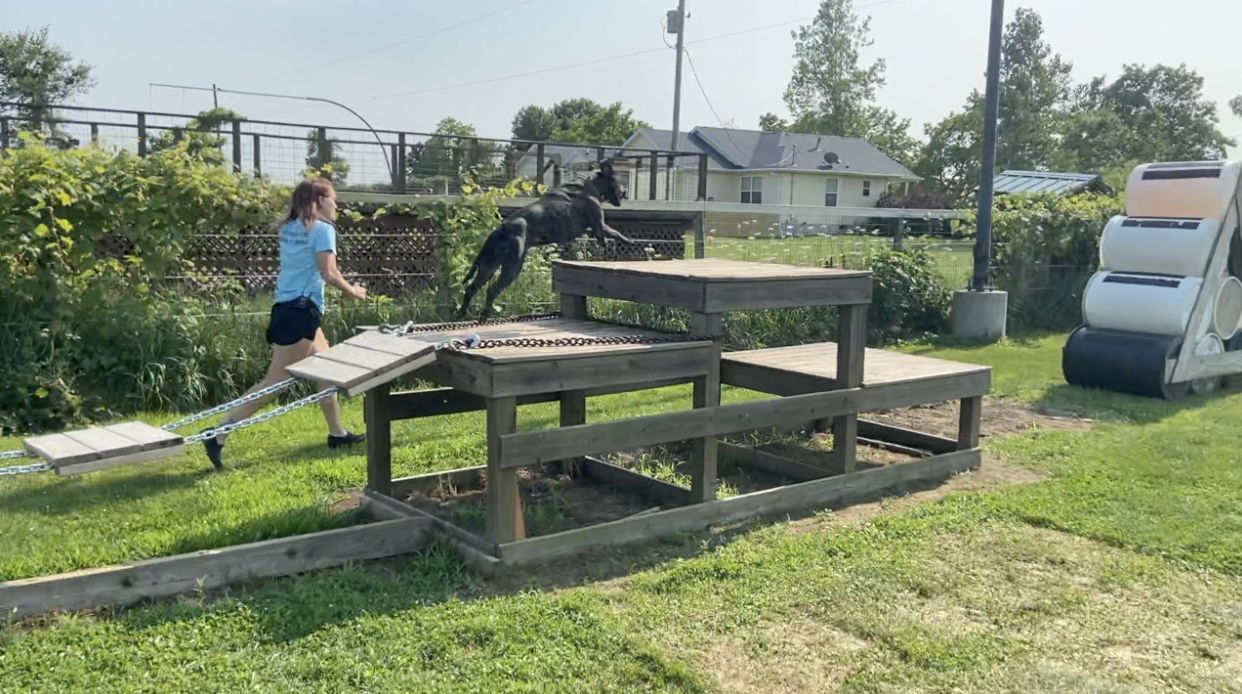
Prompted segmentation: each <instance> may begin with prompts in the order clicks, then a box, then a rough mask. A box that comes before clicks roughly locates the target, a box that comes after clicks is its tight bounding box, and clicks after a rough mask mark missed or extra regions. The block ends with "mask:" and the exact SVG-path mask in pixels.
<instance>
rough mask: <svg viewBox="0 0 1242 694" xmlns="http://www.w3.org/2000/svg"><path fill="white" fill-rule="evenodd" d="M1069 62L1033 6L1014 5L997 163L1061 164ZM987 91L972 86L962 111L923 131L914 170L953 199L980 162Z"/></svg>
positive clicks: (963, 195)
mask: <svg viewBox="0 0 1242 694" xmlns="http://www.w3.org/2000/svg"><path fill="white" fill-rule="evenodd" d="M1071 69H1072V65H1071V64H1070V63H1068V62H1066V61H1064V60H1062V59H1061V56H1060V55H1059V54H1057V53H1054V52H1053V51H1052V49H1051V47H1050V46H1049V45H1048V44H1047V42H1045V41H1044V38H1043V20H1042V19H1040V16H1039V14H1038V13H1036V12H1035V11H1033V10H1030V9H1027V8H1018V10H1017V12H1016V13H1015V16H1014V19H1013V21H1011V22H1010V23H1009V24H1008V25H1007V26H1006V27H1005V33H1004V35H1003V36H1002V39H1001V73H1000V83H1001V88H1000V105H999V110H998V113H997V121H998V122H997V132H998V137H997V143H996V169H997V170H998V171H1001V170H1004V169H1030V170H1041V169H1047V168H1060V167H1062V166H1063V165H1064V164H1065V161H1066V155H1065V153H1064V151H1063V149H1062V148H1061V144H1060V141H1059V138H1060V135H1061V131H1062V124H1063V122H1064V114H1065V109H1066V107H1067V106H1068V104H1069V102H1070V99H1071V96H1072V93H1073V90H1072V82H1071V79H1070V71H1071ZM984 101H985V100H984V95H983V94H982V93H981V92H979V90H977V89H976V90H974V91H972V92H971V94H970V96H968V97H967V99H966V105H965V107H964V108H963V109H962V110H961V111H954V112H952V113H950V114H949V115H948V116H947V117H946V118H945V119H944V120H942V121H940V122H939V123H937V124H935V125H928V126H927V127H926V128H925V129H924V131H925V133H926V134H927V136H928V142H927V143H926V144H925V145H924V146H923V152H922V155H921V156H920V158H919V161H918V163H917V165H916V167H915V170H916V171H917V172H918V173H919V174H920V175H922V176H924V177H925V178H927V179H928V180H929V182H930V183H932V184H933V186H934V187H937V188H938V189H940V190H942V191H943V192H946V193H949V194H950V195H952V196H953V197H954V198H955V199H956V200H957V201H958V202H962V201H964V200H966V199H967V198H969V197H970V196H971V194H972V193H973V191H974V190H975V188H976V187H977V185H978V182H979V170H980V168H981V167H982V166H983V120H984V119H983V111H984Z"/></svg>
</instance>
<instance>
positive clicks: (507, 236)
mask: <svg viewBox="0 0 1242 694" xmlns="http://www.w3.org/2000/svg"><path fill="white" fill-rule="evenodd" d="M604 201H607V202H609V203H611V204H612V205H613V206H614V207H620V206H621V186H620V184H618V183H617V178H616V173H615V172H614V171H613V170H612V164H611V163H609V162H603V163H602V164H601V165H600V170H599V173H597V174H595V177H594V178H592V179H590V180H589V181H587V182H585V183H574V184H569V185H566V186H563V187H561V188H554V189H552V190H550V191H548V192H547V193H545V194H544V195H543V197H541V198H539V199H538V200H536V201H535V202H532V203H531V204H529V205H527V206H526V207H524V208H522V209H520V210H518V211H517V212H514V213H513V214H511V215H509V216H508V217H507V218H505V220H504V221H503V222H501V224H500V226H499V227H497V228H496V230H495V231H493V232H492V233H491V235H489V236H488V237H487V240H486V241H484V242H483V248H481V249H479V255H478V256H477V257H476V258H475V259H474V264H473V265H471V266H470V270H469V271H468V272H467V273H466V283H467V284H466V294H465V296H464V297H463V298H462V302H461V308H460V309H458V310H457V318H458V319H461V318H462V316H464V315H465V314H466V309H467V308H468V307H469V306H470V301H471V300H472V299H474V295H475V293H476V292H478V291H479V288H480V287H482V286H483V285H484V284H485V283H486V282H487V281H488V280H489V279H491V277H492V275H494V274H496V270H500V277H499V278H498V279H497V280H496V283H495V284H493V285H492V287H491V289H489V290H488V291H487V301H486V303H485V305H484V306H483V315H482V317H483V319H486V318H487V317H488V316H489V315H491V312H492V303H493V302H494V301H495V300H496V297H497V296H499V295H500V293H501V292H503V291H504V290H505V289H506V288H507V287H508V286H509V285H510V284H512V283H513V280H515V279H517V276H518V275H519V274H520V273H521V272H522V265H523V264H524V263H525V262H526V252H527V251H528V250H530V249H531V248H534V247H535V246H547V245H558V246H560V247H561V248H562V249H563V251H565V254H567V253H568V250H569V247H570V245H571V244H573V242H574V239H576V238H578V237H579V236H584V235H586V234H587V233H588V232H593V233H594V234H595V238H596V239H598V240H599V241H600V243H606V242H607V240H608V239H609V238H613V239H617V240H620V241H625V242H626V243H634V241H632V240H630V239H628V238H626V237H625V235H624V234H622V233H621V232H619V231H617V230H616V229H613V228H612V227H610V226H608V225H607V224H606V223H605V222H604V205H603V202H604Z"/></svg>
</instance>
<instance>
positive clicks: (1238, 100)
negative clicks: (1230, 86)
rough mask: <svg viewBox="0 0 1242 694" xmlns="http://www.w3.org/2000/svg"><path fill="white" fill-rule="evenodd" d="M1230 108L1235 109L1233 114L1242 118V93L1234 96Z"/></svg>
mask: <svg viewBox="0 0 1242 694" xmlns="http://www.w3.org/2000/svg"><path fill="white" fill-rule="evenodd" d="M1229 109H1230V110H1231V111H1233V115H1235V116H1237V117H1238V118H1242V94H1239V95H1237V96H1235V97H1233V99H1232V100H1230V101H1229Z"/></svg>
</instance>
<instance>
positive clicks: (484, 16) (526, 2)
mask: <svg viewBox="0 0 1242 694" xmlns="http://www.w3.org/2000/svg"><path fill="white" fill-rule="evenodd" d="M532 2H537V0H522V2H519V3H514V4H512V5H508V6H506V7H502V8H500V9H499V10H494V11H492V12H488V13H486V14H481V15H478V16H476V17H471V18H470V19H464V20H462V21H460V22H458V23H456V24H450V25H449V26H446V27H440V28H439V29H435V30H432V31H429V32H427V33H425V34H419V35H418V36H413V37H411V38H408V39H405V40H404V41H398V42H396V43H390V44H388V45H387V46H380V47H379V48H372V49H371V50H369V51H363V52H362V53H356V54H354V55H350V56H346V57H344V58H337V59H336V60H329V61H328V62H326V63H321V64H319V65H314V66H311V67H308V68H306V69H304V70H301V71H299V72H298V73H296V74H299V75H301V74H305V73H307V72H310V71H311V70H318V69H320V68H325V67H328V66H329V65H336V64H338V63H343V62H346V61H349V60H353V59H355V58H361V57H363V56H365V55H371V54H373V53H379V52H380V51H386V50H388V49H390V48H396V47H397V46H404V45H406V44H408V43H413V42H414V41H418V40H419V39H425V38H427V37H428V36H435V35H436V34H440V33H443V32H446V31H448V30H449V29H456V28H457V27H461V26H465V25H467V24H473V23H474V22H477V21H480V20H483V19H487V18H488V17H494V16H496V15H498V14H502V13H504V12H508V11H510V10H516V9H517V8H519V7H521V6H523V5H529V4H531V3H532Z"/></svg>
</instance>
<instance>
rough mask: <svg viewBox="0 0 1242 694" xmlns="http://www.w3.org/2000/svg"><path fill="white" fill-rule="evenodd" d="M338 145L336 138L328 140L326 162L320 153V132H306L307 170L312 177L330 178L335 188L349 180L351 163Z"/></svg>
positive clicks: (315, 130) (313, 130)
mask: <svg viewBox="0 0 1242 694" xmlns="http://www.w3.org/2000/svg"><path fill="white" fill-rule="evenodd" d="M338 144H340V141H339V140H337V139H336V138H333V137H329V138H328V153H329V156H328V157H327V160H326V161H325V159H324V156H323V154H322V153H320V151H319V130H317V129H313V128H312V129H311V130H308V131H307V132H306V168H307V169H308V171H309V172H312V175H316V176H324V177H325V178H329V179H331V180H332V184H333V185H334V186H336V187H341V186H343V185H345V181H346V179H348V178H349V162H348V161H346V160H345V157H344V156H342V155H341V150H340V148H339V147H338V146H337V145H338ZM380 156H383V153H381V154H380Z"/></svg>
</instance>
